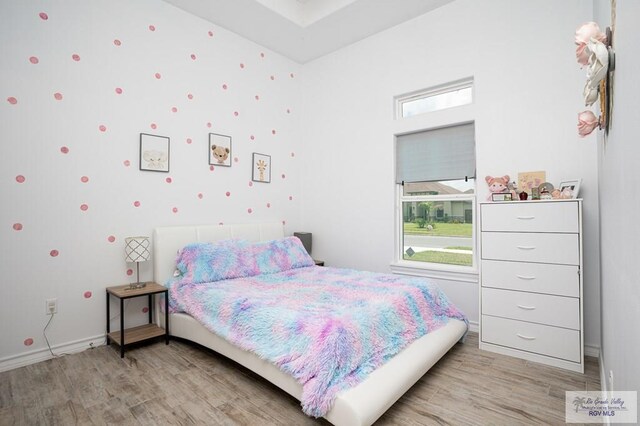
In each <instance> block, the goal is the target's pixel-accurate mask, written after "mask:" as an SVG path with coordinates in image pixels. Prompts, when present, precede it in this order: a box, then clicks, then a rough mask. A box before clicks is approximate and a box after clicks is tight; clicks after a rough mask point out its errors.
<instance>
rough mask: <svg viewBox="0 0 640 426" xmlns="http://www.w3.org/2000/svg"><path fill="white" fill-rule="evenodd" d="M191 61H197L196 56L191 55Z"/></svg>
mask: <svg viewBox="0 0 640 426" xmlns="http://www.w3.org/2000/svg"><path fill="white" fill-rule="evenodd" d="M191 59H193V60H194V61H195V60H196V55H194V54H193V53H192V54H191Z"/></svg>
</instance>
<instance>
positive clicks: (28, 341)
mask: <svg viewBox="0 0 640 426" xmlns="http://www.w3.org/2000/svg"><path fill="white" fill-rule="evenodd" d="M40 15H41V16H40V17H41V18H42V15H45V16H46V13H44V14H43V13H41V14H40ZM42 19H44V20H46V19H47V18H42ZM22 343H24V345H25V346H31V345H33V339H32V338H31V337H29V338H28V339H24V342H22Z"/></svg>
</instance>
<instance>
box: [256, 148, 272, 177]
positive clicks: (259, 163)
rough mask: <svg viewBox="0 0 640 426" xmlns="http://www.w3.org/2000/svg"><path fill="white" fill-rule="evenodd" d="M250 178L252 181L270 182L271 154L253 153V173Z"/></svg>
mask: <svg viewBox="0 0 640 426" xmlns="http://www.w3.org/2000/svg"><path fill="white" fill-rule="evenodd" d="M251 180H253V181H254V182H264V183H269V182H271V156H270V155H265V154H258V153H257V152H254V153H253V174H252V176H251Z"/></svg>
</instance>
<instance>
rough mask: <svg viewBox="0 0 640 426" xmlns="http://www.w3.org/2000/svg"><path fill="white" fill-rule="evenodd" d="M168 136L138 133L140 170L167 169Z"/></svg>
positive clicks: (164, 170) (155, 170)
mask: <svg viewBox="0 0 640 426" xmlns="http://www.w3.org/2000/svg"><path fill="white" fill-rule="evenodd" d="M169 142H170V141H169V138H168V137H166V136H157V135H149V134H147V133H140V170H148V171H152V172H168V171H169Z"/></svg>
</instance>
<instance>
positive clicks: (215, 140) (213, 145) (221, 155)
mask: <svg viewBox="0 0 640 426" xmlns="http://www.w3.org/2000/svg"><path fill="white" fill-rule="evenodd" d="M209 164H210V165H213V166H224V167H231V136H226V135H218V134H216V133H209Z"/></svg>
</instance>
